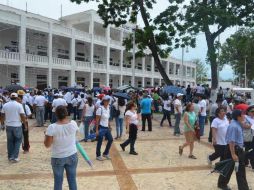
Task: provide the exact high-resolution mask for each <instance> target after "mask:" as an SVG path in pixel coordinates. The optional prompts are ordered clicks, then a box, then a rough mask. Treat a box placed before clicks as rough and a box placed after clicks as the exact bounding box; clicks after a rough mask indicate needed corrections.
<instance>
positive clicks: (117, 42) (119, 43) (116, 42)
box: [110, 40, 122, 46]
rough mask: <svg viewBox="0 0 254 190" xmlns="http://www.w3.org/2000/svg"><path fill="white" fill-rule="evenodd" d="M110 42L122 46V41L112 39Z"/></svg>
mask: <svg viewBox="0 0 254 190" xmlns="http://www.w3.org/2000/svg"><path fill="white" fill-rule="evenodd" d="M110 43H111V44H113V45H117V46H122V43H121V42H120V41H116V40H110Z"/></svg>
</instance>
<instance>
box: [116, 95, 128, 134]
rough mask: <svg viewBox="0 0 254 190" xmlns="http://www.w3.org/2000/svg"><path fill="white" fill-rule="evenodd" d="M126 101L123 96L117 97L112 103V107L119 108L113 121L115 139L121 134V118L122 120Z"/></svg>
mask: <svg viewBox="0 0 254 190" xmlns="http://www.w3.org/2000/svg"><path fill="white" fill-rule="evenodd" d="M125 104H126V102H125V100H124V99H123V98H118V100H117V101H115V102H114V103H113V106H114V109H115V110H119V112H118V113H119V115H116V116H115V122H116V138H115V139H119V138H120V139H121V138H122V134H123V120H124V113H125V110H126V105H125Z"/></svg>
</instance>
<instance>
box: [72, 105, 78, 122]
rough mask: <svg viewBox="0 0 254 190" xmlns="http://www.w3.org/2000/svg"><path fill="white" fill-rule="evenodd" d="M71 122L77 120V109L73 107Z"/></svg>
mask: <svg viewBox="0 0 254 190" xmlns="http://www.w3.org/2000/svg"><path fill="white" fill-rule="evenodd" d="M72 111H73V120H76V119H79V113H78V107H73V110H72Z"/></svg>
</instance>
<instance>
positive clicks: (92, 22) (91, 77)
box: [89, 14, 94, 89]
mask: <svg viewBox="0 0 254 190" xmlns="http://www.w3.org/2000/svg"><path fill="white" fill-rule="evenodd" d="M89 34H90V35H91V49H90V64H91V73H90V89H92V88H93V75H94V71H93V69H94V61H93V56H94V14H92V15H91V21H90V25H89Z"/></svg>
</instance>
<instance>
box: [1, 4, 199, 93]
mask: <svg viewBox="0 0 254 190" xmlns="http://www.w3.org/2000/svg"><path fill="white" fill-rule="evenodd" d="M128 27H129V28H131V27H132V26H128ZM129 33H130V30H129V29H126V27H123V28H116V27H112V26H109V27H108V28H103V21H102V20H101V19H100V18H99V16H98V15H97V13H96V11H94V10H89V11H85V12H82V13H77V14H73V15H69V16H65V17H63V18H61V19H60V20H54V19H50V18H47V17H44V16H40V15H37V14H33V13H28V12H25V11H22V10H19V9H15V8H12V7H9V6H5V5H0V86H6V85H8V84H11V83H12V82H18V83H20V84H21V85H22V86H28V87H38V88H41V89H42V88H46V87H47V86H50V87H53V88H59V87H61V86H73V85H77V84H79V85H83V86H87V87H89V88H92V87H95V86H100V85H105V86H112V87H113V88H115V87H117V86H121V85H125V84H128V85H129V84H134V85H135V86H136V87H146V86H158V85H163V84H164V82H163V80H162V77H161V76H160V73H159V72H158V69H157V68H156V66H155V64H154V60H153V58H152V57H151V56H146V57H143V58H137V59H136V60H135V62H134V61H131V60H130V59H129V57H131V53H129V52H127V51H125V48H124V47H123V46H122V42H123V39H124V38H125V37H126V36H128V35H129ZM161 61H162V65H163V67H164V69H165V71H166V73H167V74H168V76H169V78H170V79H171V80H172V81H173V83H174V84H182V85H188V84H190V85H191V86H194V85H195V81H196V80H195V78H196V65H195V64H194V63H192V62H182V60H177V59H174V58H172V57H169V58H167V59H162V60H161Z"/></svg>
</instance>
